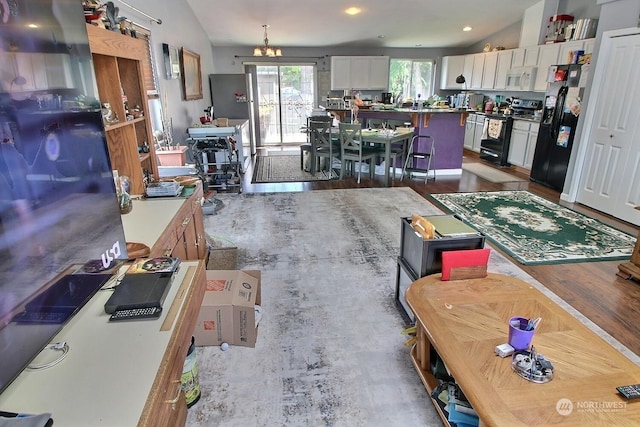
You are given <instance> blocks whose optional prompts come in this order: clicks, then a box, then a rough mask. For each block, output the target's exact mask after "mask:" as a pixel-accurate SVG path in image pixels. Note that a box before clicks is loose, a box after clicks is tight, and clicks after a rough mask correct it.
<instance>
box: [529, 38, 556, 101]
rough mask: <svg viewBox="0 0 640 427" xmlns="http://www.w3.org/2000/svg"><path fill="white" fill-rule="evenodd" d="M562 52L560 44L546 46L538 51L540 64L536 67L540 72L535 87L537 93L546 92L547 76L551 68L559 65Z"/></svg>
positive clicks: (537, 73) (537, 74)
mask: <svg viewBox="0 0 640 427" xmlns="http://www.w3.org/2000/svg"><path fill="white" fill-rule="evenodd" d="M559 52H560V45H559V44H558V43H554V44H545V45H542V46H540V47H539V49H538V62H537V63H536V66H537V67H538V70H537V72H536V81H535V83H534V85H533V90H534V91H535V92H544V91H545V90H546V89H547V75H548V74H549V73H548V70H549V66H551V65H554V64H558V53H559Z"/></svg>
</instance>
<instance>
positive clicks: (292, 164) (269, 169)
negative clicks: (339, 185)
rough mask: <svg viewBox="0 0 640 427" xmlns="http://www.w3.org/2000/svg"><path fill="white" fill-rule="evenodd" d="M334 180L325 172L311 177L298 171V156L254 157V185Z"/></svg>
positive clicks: (302, 171) (304, 172)
mask: <svg viewBox="0 0 640 427" xmlns="http://www.w3.org/2000/svg"><path fill="white" fill-rule="evenodd" d="M332 177H333V178H335V174H334V175H332V176H330V175H329V174H328V173H327V172H326V171H320V172H317V173H316V174H315V175H311V174H310V173H309V172H306V171H304V170H302V169H300V155H299V154H298V155H295V156H289V155H274V156H258V157H256V165H255V168H254V171H253V179H252V180H251V182H252V183H254V184H260V183H271V182H306V181H327V180H329V179H331V178H332Z"/></svg>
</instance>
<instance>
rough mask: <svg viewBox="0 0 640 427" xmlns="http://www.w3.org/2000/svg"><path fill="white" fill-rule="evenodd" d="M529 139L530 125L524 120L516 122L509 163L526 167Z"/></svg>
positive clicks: (508, 158)
mask: <svg viewBox="0 0 640 427" xmlns="http://www.w3.org/2000/svg"><path fill="white" fill-rule="evenodd" d="M528 138H529V123H528V122H525V121H523V120H514V121H513V128H512V130H511V140H510V143H509V155H508V157H507V161H508V162H509V163H511V164H512V165H516V166H522V167H524V158H525V155H526V153H527V139H528Z"/></svg>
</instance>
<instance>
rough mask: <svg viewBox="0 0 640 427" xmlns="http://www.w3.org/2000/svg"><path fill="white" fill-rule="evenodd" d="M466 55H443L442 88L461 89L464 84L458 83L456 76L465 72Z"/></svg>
mask: <svg viewBox="0 0 640 427" xmlns="http://www.w3.org/2000/svg"><path fill="white" fill-rule="evenodd" d="M464 58H465V55H455V56H443V57H442V67H441V71H440V89H461V88H462V87H463V86H462V85H460V83H456V78H457V77H458V76H459V75H460V74H464Z"/></svg>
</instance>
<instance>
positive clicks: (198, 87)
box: [180, 48, 202, 101]
mask: <svg viewBox="0 0 640 427" xmlns="http://www.w3.org/2000/svg"><path fill="white" fill-rule="evenodd" d="M180 53H181V61H180V63H181V64H180V65H181V73H182V90H183V94H184V100H185V101H191V100H193V99H202V73H201V71H200V55H198V54H197V53H195V52H191V51H190V50H187V49H185V48H182V49H181V51H180Z"/></svg>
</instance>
